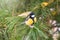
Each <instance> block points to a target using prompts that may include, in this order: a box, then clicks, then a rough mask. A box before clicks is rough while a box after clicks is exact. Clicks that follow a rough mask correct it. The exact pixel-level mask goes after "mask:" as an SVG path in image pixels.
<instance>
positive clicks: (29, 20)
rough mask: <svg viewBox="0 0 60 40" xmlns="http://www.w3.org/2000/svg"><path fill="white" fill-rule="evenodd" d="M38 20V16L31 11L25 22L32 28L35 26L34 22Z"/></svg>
mask: <svg viewBox="0 0 60 40" xmlns="http://www.w3.org/2000/svg"><path fill="white" fill-rule="evenodd" d="M36 21H37V19H36V16H35V15H34V13H33V12H31V13H30V14H29V15H28V16H27V18H26V20H25V24H26V25H28V26H30V27H31V28H33V27H34V26H33V24H34V23H36Z"/></svg>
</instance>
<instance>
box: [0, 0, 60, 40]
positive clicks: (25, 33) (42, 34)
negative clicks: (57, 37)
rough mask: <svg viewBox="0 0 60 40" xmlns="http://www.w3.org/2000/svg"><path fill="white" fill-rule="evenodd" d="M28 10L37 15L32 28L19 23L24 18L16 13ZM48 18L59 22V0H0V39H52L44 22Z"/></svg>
mask: <svg viewBox="0 0 60 40" xmlns="http://www.w3.org/2000/svg"><path fill="white" fill-rule="evenodd" d="M43 2H47V5H46V6H45V5H44V4H42V3H43ZM42 5H43V6H42ZM50 8H53V9H54V11H50ZM28 11H32V12H34V13H35V15H36V17H37V23H36V24H34V25H35V27H34V28H33V29H31V28H30V27H29V26H27V25H20V24H21V23H22V22H23V21H24V20H25V18H22V17H19V16H18V15H19V14H21V13H23V12H28ZM40 17H42V19H41V20H40V19H39V18H40ZM49 19H54V20H57V22H60V0H0V40H53V39H52V37H51V35H50V34H49V31H48V30H50V27H49V26H48V24H47V23H46V22H47V21H48V20H49Z"/></svg>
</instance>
